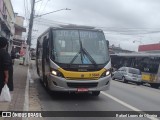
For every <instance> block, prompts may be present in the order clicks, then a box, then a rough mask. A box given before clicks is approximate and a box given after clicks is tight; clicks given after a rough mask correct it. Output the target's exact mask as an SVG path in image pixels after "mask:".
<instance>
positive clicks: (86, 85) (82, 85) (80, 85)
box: [67, 82, 98, 88]
mask: <svg viewBox="0 0 160 120" xmlns="http://www.w3.org/2000/svg"><path fill="white" fill-rule="evenodd" d="M67 85H68V87H71V88H93V87H97V85H98V83H97V82H96V83H67Z"/></svg>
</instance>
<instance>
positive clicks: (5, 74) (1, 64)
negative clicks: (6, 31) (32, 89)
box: [0, 37, 13, 93]
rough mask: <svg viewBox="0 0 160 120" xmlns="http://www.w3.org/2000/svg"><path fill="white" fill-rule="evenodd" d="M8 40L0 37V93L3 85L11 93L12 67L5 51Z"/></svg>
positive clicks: (9, 57)
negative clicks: (6, 86)
mask: <svg viewBox="0 0 160 120" xmlns="http://www.w3.org/2000/svg"><path fill="white" fill-rule="evenodd" d="M7 45H8V40H7V39H6V38H4V37H0V93H1V91H2V88H3V86H4V85H5V84H7V85H8V87H9V90H10V91H13V65H12V59H11V56H10V55H9V53H8V52H7V51H6V48H7Z"/></svg>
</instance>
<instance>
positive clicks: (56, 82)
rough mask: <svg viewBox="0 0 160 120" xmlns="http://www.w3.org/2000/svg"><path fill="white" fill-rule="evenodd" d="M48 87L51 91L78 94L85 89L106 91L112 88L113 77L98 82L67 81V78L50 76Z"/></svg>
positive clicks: (85, 80) (86, 80) (84, 80)
mask: <svg viewBox="0 0 160 120" xmlns="http://www.w3.org/2000/svg"><path fill="white" fill-rule="evenodd" d="M49 77H50V78H49V79H48V87H49V89H50V90H51V91H63V92H77V91H78V89H81V88H84V89H87V91H88V92H90V91H105V90H108V89H109V87H110V81H111V76H110V75H109V76H106V77H103V78H100V79H98V80H88V79H83V80H81V79H80V80H76V79H75V80H66V79H65V78H61V77H57V76H53V75H50V76H49Z"/></svg>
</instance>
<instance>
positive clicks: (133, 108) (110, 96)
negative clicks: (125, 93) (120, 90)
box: [101, 92, 159, 120]
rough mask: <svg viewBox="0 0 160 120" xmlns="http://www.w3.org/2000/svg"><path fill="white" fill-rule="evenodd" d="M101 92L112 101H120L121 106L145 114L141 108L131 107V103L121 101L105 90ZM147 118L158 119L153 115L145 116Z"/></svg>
mask: <svg viewBox="0 0 160 120" xmlns="http://www.w3.org/2000/svg"><path fill="white" fill-rule="evenodd" d="M101 93H102V94H103V95H105V96H107V97H109V98H111V99H113V100H114V101H116V102H118V103H120V104H121V105H123V106H125V107H127V108H129V109H131V110H133V111H138V112H139V113H143V114H146V113H145V112H143V111H142V110H140V109H138V108H135V107H133V106H131V105H129V104H127V103H125V102H123V101H122V100H119V99H118V98H116V97H114V96H112V95H110V94H107V93H105V92H101ZM147 118H149V119H151V120H159V119H158V118H155V117H147Z"/></svg>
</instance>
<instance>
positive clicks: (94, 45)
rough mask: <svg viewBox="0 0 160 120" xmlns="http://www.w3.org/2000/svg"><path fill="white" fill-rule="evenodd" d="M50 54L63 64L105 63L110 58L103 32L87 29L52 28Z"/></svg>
mask: <svg viewBox="0 0 160 120" xmlns="http://www.w3.org/2000/svg"><path fill="white" fill-rule="evenodd" d="M52 56H54V60H55V61H56V62H57V63H65V64H105V63H107V62H108V61H109V59H110V58H109V53H108V48H107V45H106V40H105V37H104V34H103V32H100V31H88V30H53V49H52Z"/></svg>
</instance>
